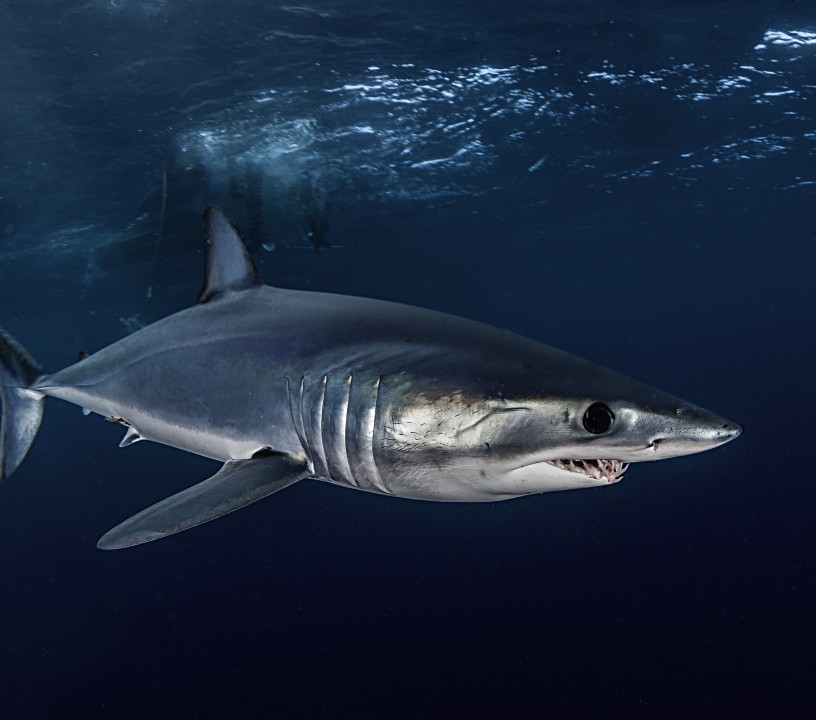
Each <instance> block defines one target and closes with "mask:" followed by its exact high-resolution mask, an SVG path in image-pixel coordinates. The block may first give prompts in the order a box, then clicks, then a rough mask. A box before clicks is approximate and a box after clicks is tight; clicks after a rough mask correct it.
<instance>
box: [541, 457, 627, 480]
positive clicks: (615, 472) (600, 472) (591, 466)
mask: <svg viewBox="0 0 816 720" xmlns="http://www.w3.org/2000/svg"><path fill="white" fill-rule="evenodd" d="M547 462H548V463H549V464H550V465H554V466H555V467H557V468H561V469H562V470H568V471H569V472H577V473H581V474H582V475H586V476H587V477H591V478H593V479H594V480H606V482H609V483H613V482H617V481H618V480H620V479H621V477H623V473H625V472H626V468H628V467H629V463H625V462H623V461H622V460H548V461H547Z"/></svg>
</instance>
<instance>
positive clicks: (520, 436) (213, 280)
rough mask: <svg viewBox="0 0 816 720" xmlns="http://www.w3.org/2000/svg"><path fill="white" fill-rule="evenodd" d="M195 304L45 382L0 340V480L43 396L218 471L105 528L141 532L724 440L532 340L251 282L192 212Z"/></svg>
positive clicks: (18, 455) (542, 474)
mask: <svg viewBox="0 0 816 720" xmlns="http://www.w3.org/2000/svg"><path fill="white" fill-rule="evenodd" d="M204 229H205V241H206V275H205V280H204V287H203V289H202V290H201V294H200V295H199V297H198V302H197V304H196V305H195V306H193V307H191V308H188V309H186V310H182V311H180V312H177V313H175V314H174V315H171V316H169V317H167V318H164V319H163V320H159V321H158V322H156V323H154V324H152V325H149V326H148V327H145V328H144V329H142V330H139V331H138V332H135V333H134V334H132V335H129V336H128V337H125V338H123V339H122V340H119V341H118V342H116V343H114V344H113V345H110V346H108V347H106V348H104V349H102V350H100V351H99V352H97V353H95V354H93V355H90V356H87V357H85V358H84V359H82V360H80V361H79V362H77V363H76V364H74V365H71V366H70V367H67V368H65V369H64V370H60V371H59V372H56V373H54V374H51V375H49V374H45V373H44V372H43V371H42V370H41V369H40V367H39V366H38V365H37V363H36V362H35V361H34V360H33V359H32V358H31V356H30V355H29V354H28V353H27V352H26V351H25V350H24V349H23V347H22V346H21V345H20V344H19V343H18V342H17V341H16V340H14V339H13V338H12V337H11V336H9V335H8V334H6V333H3V332H2V331H0V397H1V398H2V403H3V415H2V430H0V478H3V477H5V476H6V475H10V474H11V473H12V472H14V471H15V470H16V469H17V467H18V466H19V465H20V463H21V462H22V460H23V458H24V457H25V455H26V453H27V451H28V449H29V447H30V446H31V443H32V442H33V440H34V436H35V435H36V433H37V429H38V427H39V425H40V421H41V419H42V413H43V407H44V402H45V398H46V397H47V396H51V397H56V398H61V399H63V400H67V401H69V402H72V403H75V404H77V405H79V406H81V407H82V408H85V409H87V410H90V411H92V412H95V413H99V414H100V415H103V416H105V417H106V418H108V419H109V420H112V421H115V422H117V423H120V424H122V425H123V426H124V427H125V428H126V432H125V437H124V439H123V440H122V442H121V445H122V446H127V445H131V444H132V443H134V442H136V441H138V440H153V441H155V442H159V443H164V444H166V445H171V446H173V447H176V448H181V449H184V450H188V451H190V452H193V453H197V454H199V455H204V456H206V457H209V458H212V459H214V460H218V461H220V462H222V463H224V464H223V466H222V467H221V469H220V470H219V471H218V472H216V473H215V475H213V476H212V477H210V478H209V479H207V480H204V481H203V482H201V483H199V484H198V485H194V486H192V487H189V488H187V489H186V490H183V491H182V492H179V493H178V494H176V495H173V496H171V497H169V498H166V499H165V500H162V501H161V502H159V503H157V504H155V505H153V506H152V507H149V508H147V509H146V510H143V511H142V512H140V513H138V514H136V515H134V516H133V517H131V518H130V519H128V520H125V521H124V522H123V523H121V524H120V525H118V526H116V527H115V528H113V529H112V530H110V531H109V532H108V533H107V534H105V535H104V536H103V537H102V538H101V540H100V541H99V543H98V546H99V547H100V548H103V549H116V548H124V547H129V546H132V545H138V544H140V543H144V542H148V541H151V540H156V539H159V538H162V537H165V536H167V535H170V534H173V533H176V532H179V531H181V530H186V529H187V528H191V527H193V526H195V525H199V524H200V523H203V522H206V521H208V520H212V519H214V518H216V517H219V516H221V515H224V514H226V513H228V512H231V511H233V510H236V509H238V508H241V507H243V506H245V505H248V504H249V503H252V502H254V501H256V500H260V499H261V498H263V497H265V496H267V495H271V494H272V493H274V492H277V491H278V490H281V489H283V488H285V487H286V486H288V485H291V484H293V483H295V482H297V481H299V480H303V479H305V478H316V479H319V480H325V481H328V482H331V483H335V484H337V485H343V486H347V487H351V488H356V489H359V490H367V491H370V492H375V493H381V494H384V495H394V496H397V497H405V498H417V499H423V500H441V501H464V502H490V501H495V500H504V499H508V498H515V497H519V496H522V495H530V494H533V493H542V492H549V491H552V490H568V489H571V488H585V487H595V486H605V485H609V484H611V483H614V482H616V481H618V480H619V479H620V478H621V476H622V475H623V473H624V471H625V470H626V468H627V467H628V464H629V463H636V462H643V461H650V460H660V459H663V458H670V457H675V456H678V455H688V454H690V453H696V452H700V451H703V450H708V449H710V448H713V447H716V446H717V445H721V444H723V443H725V442H728V441H729V440H732V439H734V438H736V437H737V436H738V435H739V434H740V432H741V428H740V427H739V426H738V425H737V424H735V423H733V422H730V421H728V420H725V419H724V418H722V417H719V416H718V415H715V414H713V413H711V412H709V411H707V410H704V409H702V408H700V407H697V406H695V405H691V404H689V403H687V402H684V401H682V400H678V399H676V398H674V397H671V396H669V395H666V394H664V393H662V392H659V391H657V390H654V389H652V388H650V387H648V386H646V385H643V384H641V383H639V382H635V381H634V380H630V379H629V378H627V377H624V376H623V375H619V374H618V373H615V372H612V371H610V370H606V369H604V368H602V367H599V366H598V365H594V364H592V363H590V362H587V361H586V360H582V359H579V358H577V357H574V356H572V355H569V354H567V353H565V352H562V351H560V350H556V349H554V348H552V347H549V346H547V345H543V344H541V343H538V342H535V341H533V340H529V339H527V338H524V337H521V336H519V335H515V334H513V333H511V332H507V331H505V330H500V329H498V328H495V327H491V326H488V325H484V324H481V323H479V322H475V321H472V320H465V319H462V318H457V317H453V316H451V315H446V314H443V313H439V312H434V311H431V310H424V309H420V308H415V307H409V306H406V305H400V304H396V303H391V302H385V301H380V300H370V299H365V298H359V297H347V296H341V295H330V294H325V293H317V292H303V291H296V290H282V289H278V288H273V287H270V286H268V285H264V284H263V283H262V282H261V280H260V278H259V276H258V273H257V271H256V268H255V265H254V263H253V261H252V259H251V257H250V255H249V253H248V252H247V249H246V246H245V244H244V241H243V239H242V238H241V235H240V234H239V232H238V230H237V229H236V227H235V225H234V224H233V223H232V221H231V220H230V219H229V218H228V217H227V215H226V214H225V213H224V212H223V211H222V210H221V209H219V208H217V207H214V206H211V207H209V208H207V210H206V211H205V213H204Z"/></svg>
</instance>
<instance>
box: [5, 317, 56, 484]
mask: <svg viewBox="0 0 816 720" xmlns="http://www.w3.org/2000/svg"><path fill="white" fill-rule="evenodd" d="M42 375H43V371H42V370H41V369H40V366H39V365H37V363H36V362H34V360H33V359H32V357H31V356H30V355H29V354H28V353H27V352H26V351H25V350H24V349H23V346H22V345H20V343H18V342H17V341H16V340H15V339H14V338H13V337H11V335H7V334H6V333H5V332H4V331H3V330H0V401H2V403H3V420H2V425H0V480H3V479H5V477H6V476H7V475H11V473H13V472H14V471H15V470H16V469H17V467H18V466H19V464H20V463H21V462H22V461H23V458H24V457H25V456H26V453H27V452H28V449H29V448H30V447H31V443H32V442H33V441H34V436H35V435H36V434H37V430H38V429H39V427H40V421H41V420H42V415H43V403H44V402H45V395H43V394H42V393H40V392H37V391H36V390H31V389H30V387H31V385H33V384H34V383H35V382H36V381H37V380H38V379H39V378H40V377H42Z"/></svg>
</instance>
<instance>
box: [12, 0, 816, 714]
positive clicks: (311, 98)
mask: <svg viewBox="0 0 816 720" xmlns="http://www.w3.org/2000/svg"><path fill="white" fill-rule="evenodd" d="M0 40H2V42H1V43H0V48H2V49H0V97H2V100H3V103H2V104H3V110H2V113H0V163H2V173H0V322H2V325H3V327H5V328H6V329H7V330H8V331H9V332H11V333H12V334H14V335H15V336H16V337H18V338H19V340H20V341H21V342H22V343H23V344H24V345H25V346H26V347H27V348H28V349H29V350H30V351H31V353H32V354H33V355H34V357H36V358H37V359H38V360H39V361H40V362H41V363H42V364H43V366H44V367H45V368H46V369H51V370H54V369H57V368H60V367H62V366H64V365H67V364H68V363H70V362H73V361H74V360H75V359H76V356H77V353H78V352H79V351H80V350H87V351H94V350H96V349H98V348H100V347H103V346H104V345H106V344H108V343H110V342H112V341H114V340H116V339H118V338H119V337H121V336H122V335H123V334H124V333H125V332H127V326H128V325H130V326H131V327H132V326H133V323H145V322H149V321H152V320H155V319H157V318H159V317H162V316H164V315H166V314H168V313H170V312H173V311H175V310H178V309H180V308H182V307H185V306H186V305H188V304H190V303H191V302H192V301H193V300H194V298H195V297H196V295H197V292H198V289H199V287H200V282H201V275H202V255H201V245H202V242H201V233H200V224H199V223H200V221H199V217H200V213H201V210H202V209H203V207H204V205H205V203H206V202H208V201H215V202H219V203H220V204H222V205H223V206H224V207H225V208H226V209H227V210H228V211H229V212H230V213H231V214H233V215H234V216H235V217H236V219H237V220H238V221H239V224H241V226H242V228H243V229H244V231H245V233H246V235H247V237H248V239H249V241H250V242H251V243H252V244H253V246H254V254H255V256H256V258H257V260H258V264H259V267H260V269H261V272H262V274H263V275H264V277H265V278H266V279H267V280H268V281H269V282H271V283H273V284H277V285H281V286H284V287H299V288H306V289H319V290H328V291H335V292H345V293H351V294H358V295H365V296H370V297H383V298H388V299H393V300H400V301H404V302H410V303H413V304H417V305H423V306H427V307H433V308H436V309H441V310H446V311H449V312H454V313H457V314H460V315H465V316H468V317H473V318H477V319H480V320H484V321H487V322H491V323H494V324H497V325H500V326H503V327H507V328H510V329H513V330H516V331H518V332H521V333H524V334H526V335H529V336H531V337H534V338H536V339H539V340H542V341H545V342H549V343H552V344H554V345H556V346H558V347H562V348H564V349H566V350H569V351H571V352H574V353H576V354H578V355H582V356H585V357H588V358H590V359H592V360H594V361H596V362H599V363H601V364H603V365H606V366H608V367H611V368H613V369H616V370H620V371H623V372H625V373H627V374H629V375H632V376H634V377H636V378H638V379H640V380H643V381H644V382H648V383H650V384H653V385H656V386H658V387H660V388H661V389H665V390H666V391H669V392H671V393H673V394H676V395H679V396H680V397H683V398H685V399H688V400H691V401H693V402H697V403H699V404H701V405H703V406H705V407H708V408H710V409H712V410H714V411H716V412H718V413H722V414H723V415H725V416H726V417H729V418H732V419H734V420H735V421H738V422H740V423H741V424H743V425H744V427H745V433H744V435H743V437H742V438H740V439H739V440H738V441H737V442H735V443H734V444H732V445H728V446H727V447H725V448H722V449H720V450H717V451H716V452H713V453H710V454H706V455H701V456H694V457H689V458H683V459H677V460H672V461H670V462H665V463H655V464H653V465H651V464H645V465H640V466H635V467H633V468H631V469H630V470H629V472H628V473H627V476H626V478H625V480H624V481H623V482H622V483H619V484H617V485H615V486H614V487H611V488H607V489H598V490H585V491H581V492H568V493H555V494H550V495H542V496H537V497H532V498H528V499H524V500H518V501H511V502H505V503H497V504H488V505H460V504H432V503H421V502H413V501H407V500H393V499H387V498H381V497H376V496H371V495H368V494H365V493H354V492H351V491H348V490H343V489H339V488H335V487H332V486H329V485H325V484H319V483H300V484H298V485H297V486H295V487H293V488H291V489H288V490H287V491H286V492H284V493H281V494H280V495H277V496H275V497H274V498H271V499H269V500H267V501H265V502H262V503H258V504H256V505H253V506H251V507H249V508H247V509H245V510H242V511H241V512H239V513H235V514H232V515H230V516H228V517H225V518H223V519H220V520H218V521H217V522H214V523H211V524H208V525H205V526H203V527H201V528H198V529H195V530H193V531H191V532H188V533H182V534H181V535H179V536H176V537H173V538H170V539H168V540H165V541H162V542H159V543H153V544H149V545H145V546H143V547H139V548H136V549H132V550H127V551H121V552H114V553H103V552H101V551H98V550H96V548H95V543H96V540H97V539H98V537H99V536H100V535H102V534H103V533H104V532H105V531H106V530H108V529H109V528H110V527H112V526H113V525H115V524H117V523H118V522H119V521H121V520H122V519H124V518H126V517H128V516H129V515H131V514H133V513H135V512H137V511H138V510H140V509H141V508H143V507H146V506H147V505H149V504H151V503H152V502H155V501H156V500H158V499H160V498H162V497H165V496H167V495H170V494H172V493H173V492H175V491H177V490H179V489H181V488H183V487H185V486H187V485H190V484H193V483H195V482H198V481H199V480H201V479H203V478H205V477H207V476H208V475H210V474H211V473H212V472H213V471H214V469H215V466H214V464H213V463H212V462H211V461H207V460H203V459H201V458H196V457H194V456H190V455H186V454H184V453H181V452H179V451H176V450H173V449H170V448H164V447H159V446H156V445H150V444H148V443H142V444H138V445H136V446H134V447H131V448H128V449H125V450H120V449H118V448H117V447H116V445H117V443H118V441H119V440H120V428H118V427H115V426H113V425H109V424H107V423H105V422H104V421H103V420H101V419H100V418H99V417H95V416H94V417H89V418H84V417H83V416H82V414H81V412H80V410H79V409H78V408H76V407H74V406H70V405H67V404H64V403H59V402H57V401H49V403H48V407H47V412H46V415H45V420H44V423H43V426H42V429H41V431H40V435H39V437H38V439H37V441H36V443H35V444H34V446H33V449H32V450H31V452H30V454H29V456H28V458H27V459H26V462H25V463H24V465H23V466H22V467H21V468H20V470H18V472H17V473H16V474H15V475H14V476H13V477H12V478H10V479H9V480H8V481H7V482H5V483H4V484H3V485H2V487H0V703H2V709H1V710H0V713H2V716H3V717H9V718H52V717H53V718H74V717H76V718H96V717H99V718H102V717H115V718H137V717H138V718H145V717H190V718H193V717H199V718H203V717H218V718H223V717H234V718H247V719H250V718H267V717H292V718H311V717H329V718H331V717H338V718H345V717H351V718H381V717H383V718H385V717H388V718H391V717H393V718H431V717H457V716H470V717H508V716H511V717H548V716H552V717H572V716H575V717H614V716H618V717H690V716H691V717H735V716H741V717H751V716H754V717H767V716H768V715H769V714H771V713H774V714H775V715H776V716H779V715H782V716H785V717H810V716H812V714H813V712H814V710H816V700H814V690H813V683H814V679H816V678H814V669H815V668H816V665H814V663H815V662H816V651H814V644H815V643H816V631H815V630H814V627H816V624H814V622H813V606H814V599H815V598H816V595H814V590H816V587H815V585H816V581H814V561H813V557H814V498H816V494H815V493H814V490H813V481H814V473H813V469H812V468H811V467H810V466H811V464H812V461H811V455H812V449H813V444H814V440H813V437H812V434H813V403H814V401H816V398H815V397H814V385H815V384H816V383H814V379H813V377H814V373H813V369H814V363H813V359H814V312H813V298H812V294H813V290H812V288H813V280H812V277H813V268H814V259H816V234H814V229H813V228H814V207H816V204H815V203H814V186H815V185H816V166H815V165H814V159H815V158H816V120H814V118H816V103H814V100H816V93H815V92H814V90H816V9H814V8H813V7H811V4H810V3H805V2H801V3H798V2H789V3H784V2H762V3H760V2H736V1H734V2H730V1H723V2H694V1H693V0H687V1H686V2H671V1H669V0H666V1H664V2H645V1H644V2H639V1H636V0H631V1H629V2H582V1H580V0H579V1H578V2H532V1H531V2H523V1H513V2H507V3H501V4H496V3H487V2H484V3H477V2H464V1H462V2H456V1H449V2H446V3H440V2H425V1H424V0H412V1H409V2H403V3H380V4H379V5H377V6H372V4H370V3H360V2H351V1H350V0H334V1H333V2H329V1H326V2H322V1H321V2H308V3H304V4H294V3H293V4H288V5H287V4H279V3H258V2H248V1H245V0H244V1H239V2H233V3H230V4H229V7H227V5H225V4H224V3H222V2H219V3H215V2H210V1H209V0H202V1H201V2H195V3H186V2H175V1H170V0H164V1H162V0H154V1H152V2H141V3H136V2H129V3H119V2H111V1H107V2H104V1H102V0H89V1H87V2H43V1H37V0H25V2H23V0H16V1H15V0H10V1H8V2H4V3H3V5H2V8H0ZM163 172H164V173H166V176H167V194H166V209H165V213H164V223H163V226H162V230H161V236H160V239H159V241H158V246H157V235H158V230H159V227H160V225H162V220H161V217H160V216H161V212H160V209H161V196H162V173H163ZM312 221H314V222H316V223H318V224H320V226H321V227H322V228H324V229H325V230H326V239H327V240H328V241H329V242H330V243H331V244H332V245H333V247H332V248H331V249H322V250H321V252H320V253H316V252H315V250H314V248H313V246H312V244H311V243H310V242H309V240H308V238H307V237H306V233H307V231H308V230H309V227H310V223H311V222H312ZM273 244H274V247H273ZM154 257H155V261H154ZM148 295H149V297H148Z"/></svg>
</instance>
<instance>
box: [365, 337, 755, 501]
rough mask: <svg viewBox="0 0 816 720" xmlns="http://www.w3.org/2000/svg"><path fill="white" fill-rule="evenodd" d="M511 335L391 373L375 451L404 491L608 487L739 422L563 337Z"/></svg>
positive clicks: (716, 438) (507, 493)
mask: <svg viewBox="0 0 816 720" xmlns="http://www.w3.org/2000/svg"><path fill="white" fill-rule="evenodd" d="M508 345H509V347H508ZM513 345H514V343H513V342H510V343H503V344H502V346H501V347H500V348H497V349H496V354H495V355H494V353H491V352H490V351H489V349H487V348H482V352H481V353H480V354H478V355H476V354H473V353H470V354H469V356H468V358H467V359H465V358H463V357H461V356H457V354H456V352H455V351H454V350H453V349H451V350H450V351H449V352H448V353H445V354H444V355H442V356H441V357H440V356H437V358H436V359H435V360H434V361H432V362H431V363H429V365H430V367H426V369H427V372H425V373H421V374H418V373H416V372H414V373H412V374H409V375H402V376H400V377H397V378H391V379H390V382H387V383H386V385H387V386H386V388H385V389H384V391H383V393H384V395H383V398H384V402H383V417H384V423H383V436H382V440H381V442H380V443H379V445H378V448H377V451H376V452H377V454H378V455H379V459H380V460H381V462H378V465H379V466H380V467H381V468H382V467H386V468H389V469H390V470H391V471H392V472H393V477H392V482H394V483H398V484H399V485H400V486H401V488H402V489H401V490H400V492H401V494H412V495H413V496H414V497H419V498H425V497H429V498H432V499H443V500H444V499H447V500H467V501H474V500H498V499H503V498H511V497H518V496H521V495H528V494H532V493H541V492H548V491H553V490H568V489H572V488H583V487H593V486H603V485H608V484H611V483H615V482H617V481H618V480H620V478H621V477H622V475H623V473H624V472H625V471H626V469H627V468H628V467H629V465H630V464H632V463H638V462H647V461H653V460H662V459H666V458H672V457H677V456H681V455H689V454H692V453H697V452H702V451H704V450H709V449H711V448H714V447H717V446H718V445H722V444H723V443H726V442H728V441H729V440H733V439H734V438H736V437H737V436H739V434H740V433H741V432H742V429H741V428H740V426H739V425H737V424H736V423H733V422H731V421H729V420H726V419H725V418H722V417H720V416H718V415H716V414H714V413H712V412H709V411H708V410H704V409H703V408H700V407H697V406H696V405H692V404H690V403H688V402H685V401H683V400H679V399H677V398H675V397H672V396H671V395H667V394H665V393H662V392H660V391H658V390H655V389H653V388H651V387H649V386H647V385H644V384H642V383H639V382H636V381H634V380H631V379H629V378H627V377H625V376H623V375H620V374H618V373H615V372H612V371H610V370H607V369H605V368H603V367H600V366H597V365H594V364H592V363H589V362H587V361H585V360H582V359H580V358H576V357H574V356H572V355H569V354H567V353H564V352H561V351H559V350H555V349H554V348H550V347H548V346H544V345H539V344H537V343H532V342H530V343H529V344H523V343H515V345H516V347H515V348H514V347H513ZM519 346H520V347H519ZM514 350H516V351H517V353H518V351H519V350H521V351H522V352H520V353H518V354H517V355H516V357H513V351H514ZM508 355H509V356H508ZM457 357H458V360H457ZM493 357H496V358H498V357H501V362H500V363H499V362H498V361H493V360H492V358H493ZM419 365H420V366H421V365H422V364H421V363H420V364H419ZM446 368H448V369H447V370H446ZM463 369H464V371H463ZM446 376H447V379H446ZM454 378H455V379H456V384H453V382H452V381H453V379H454ZM451 387H454V388H455V389H454V390H451V389H450V388H451ZM405 486H409V487H410V493H406V492H405V490H404V487H405Z"/></svg>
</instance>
